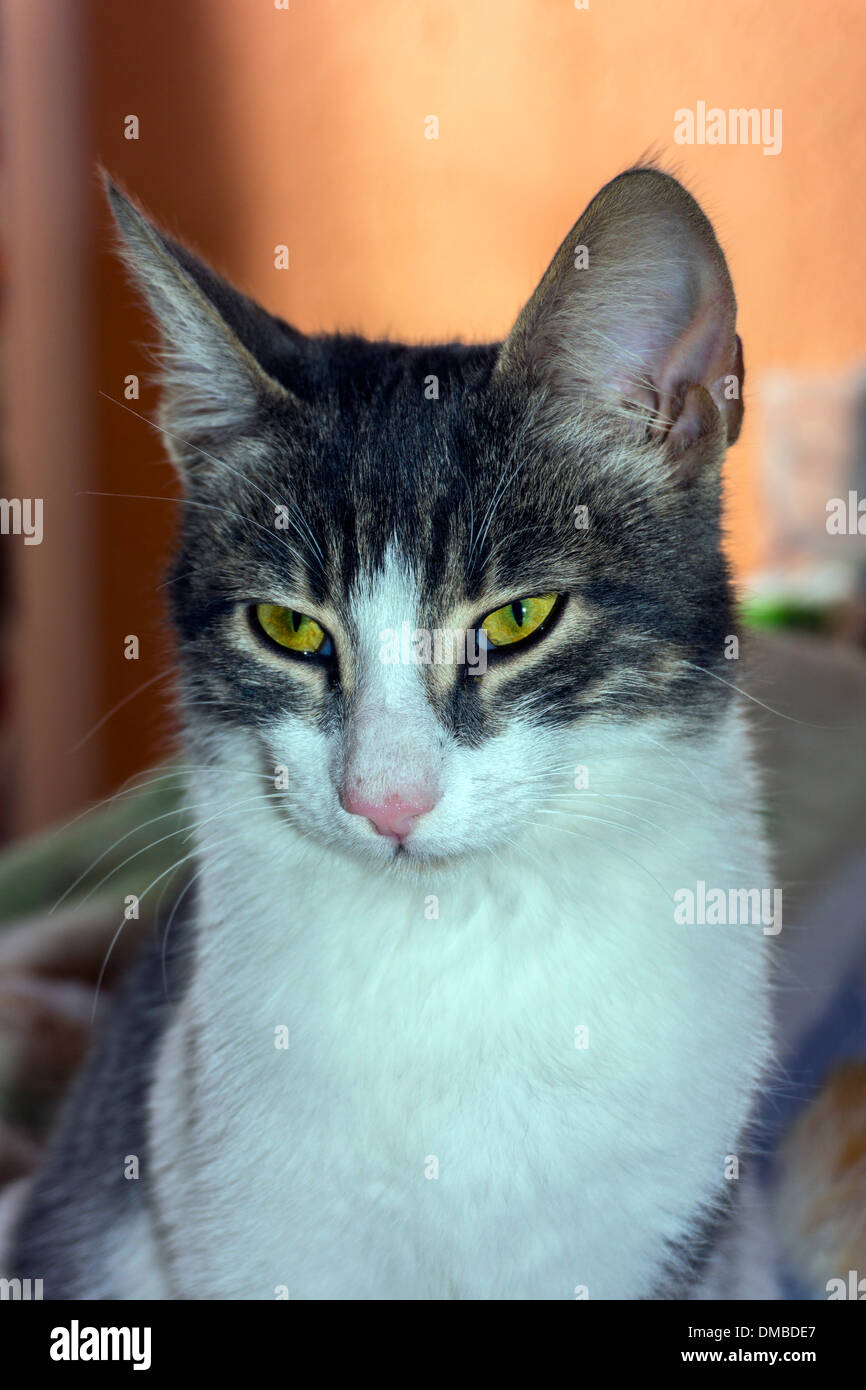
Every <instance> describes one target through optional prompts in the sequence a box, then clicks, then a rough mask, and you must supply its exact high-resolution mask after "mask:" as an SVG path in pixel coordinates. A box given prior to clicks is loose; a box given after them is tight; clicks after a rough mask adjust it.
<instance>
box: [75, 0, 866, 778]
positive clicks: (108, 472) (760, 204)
mask: <svg viewBox="0 0 866 1390" xmlns="http://www.w3.org/2000/svg"><path fill="white" fill-rule="evenodd" d="M83 5H84V9H83V14H84V15H85V17H86V24H87V30H88V37H89V48H90V73H89V83H90V99H91V124H92V132H91V134H92V153H93V157H94V160H95V159H97V158H99V159H101V160H102V161H103V162H104V163H105V164H106V165H107V166H108V168H109V169H110V170H111V171H112V172H113V173H114V174H116V175H117V176H119V177H120V179H121V180H122V181H124V182H125V183H126V184H127V186H128V187H129V188H130V189H131V190H132V191H133V192H134V193H136V194H137V195H138V196H139V197H140V198H141V199H142V200H143V201H144V203H145V204H146V205H147V206H149V207H150V208H151V210H152V211H153V212H154V213H155V214H156V215H157V216H158V217H160V218H162V219H163V220H164V221H165V222H166V223H168V225H169V226H170V227H172V228H174V229H175V230H176V231H177V232H179V233H180V234H182V235H183V236H185V238H186V239H188V240H189V241H191V242H192V243H193V244H194V245H195V246H197V248H198V249H199V250H200V251H201V252H202V253H203V254H205V255H206V256H207V257H209V258H211V259H212V260H213V261H214V262H215V263H216V264H217V265H218V266H220V267H221V268H222V269H224V270H225V271H226V272H227V273H228V274H229V275H230V276H232V277H233V278H235V279H236V280H238V281H239V282H240V283H241V284H242V285H243V286H244V287H245V288H247V289H248V290H250V291H251V292H252V293H253V294H255V295H257V296H259V297H261V298H262V299H263V300H264V301H265V302H266V303H267V305H268V306H269V307H270V308H272V309H274V310H276V311H277V312H279V313H281V314H283V315H284V316H286V317H288V318H291V319H292V320H293V321H294V322H295V323H297V324H298V326H299V327H301V328H303V329H307V330H312V329H322V328H334V327H338V326H339V327H342V328H354V329H359V330H361V331H363V332H366V333H368V334H390V335H393V336H405V337H407V338H410V339H419V338H432V337H441V336H452V335H458V334H459V335H462V336H466V337H482V338H484V337H492V336H499V335H501V334H502V333H503V332H505V331H506V330H507V328H508V327H509V324H510V322H511V321H512V319H513V318H514V316H515V314H516V312H517V310H518V308H519V307H520V305H521V303H522V302H523V300H524V299H525V298H526V297H527V296H528V294H529V293H530V291H531V290H532V288H533V286H534V284H535V282H536V280H537V278H538V277H539V275H540V274H541V272H542V270H543V269H544V266H545V265H546V263H547V260H548V259H549V257H550V256H551V254H552V252H553V251H554V249H555V247H556V245H557V244H558V242H559V240H560V239H561V237H562V236H563V235H564V233H565V232H566V231H567V230H568V227H569V226H570V224H571V222H572V221H573V220H574V219H575V218H576V217H577V215H578V214H579V212H580V211H581V209H582V208H583V206H584V204H585V202H586V201H587V200H588V198H589V197H590V196H591V195H592V194H593V193H594V192H595V191H596V190H597V188H598V187H599V186H600V185H601V184H602V183H603V182H604V181H605V180H607V179H608V178H610V177H611V176H612V175H613V174H615V173H616V172H618V171H619V170H620V169H622V168H623V167H624V166H626V165H627V164H629V163H631V162H633V161H634V160H636V159H638V158H639V157H640V156H641V154H642V153H644V152H646V151H652V152H653V153H655V154H656V155H657V156H658V157H659V158H661V159H662V160H663V161H664V162H665V163H666V164H667V165H668V167H673V168H674V169H675V171H677V172H679V173H680V175H681V176H682V177H683V178H684V179H685V180H686V181H687V183H688V184H689V186H690V187H691V188H692V189H693V191H694V192H695V193H696V194H697V195H698V197H699V198H700V199H701V201H702V202H703V204H704V206H705V207H706V209H707V211H708V212H709V214H710V216H711V217H712V218H713V220H714V221H715V223H716V226H717V230H718V231H719V234H720V237H721V240H722V242H723V245H724V246H725V248H726V250H727V252H728V255H729V259H730V263H731V268H732V271H733V276H734V282H735V285H736V288H737V293H738V296H739V300H740V305H741V331H742V335H743V338H744V342H745V351H746V363H747V373H748V381H751V382H752V383H754V381H755V379H756V376H757V374H758V373H759V372H760V370H761V369H762V368H765V367H769V366H779V365H790V366H794V365H797V366H808V367H826V366H831V365H840V364H845V363H848V362H850V361H852V360H855V359H861V360H862V359H863V357H864V356H866V295H864V293H863V291H864V267H866V239H864V236H863V224H864V193H863V189H864V187H866V140H864V136H863V117H864V103H863V88H864V80H863V72H864V56H866V6H864V5H863V3H862V0H836V2H835V3H834V4H833V5H832V7H830V6H821V5H816V4H814V3H807V0H789V3H787V4H786V5H780V4H778V3H772V4H769V3H768V4H766V5H764V6H761V5H759V4H757V3H755V0H727V3H725V4H720V3H719V0H650V3H648V2H647V0H589V5H590V7H589V9H588V10H578V9H575V8H574V5H573V4H572V3H571V0H411V3H410V2H409V0H291V6H290V9H289V10H288V12H286V11H282V10H277V9H276V8H275V6H274V4H273V3H272V0H148V3H147V4H142V3H140V0H83ZM698 100H704V101H706V102H707V104H708V105H718V106H722V107H725V108H727V107H729V106H757V107H768V108H775V107H781V108H782V111H783V148H782V152H781V154H780V155H778V156H777V157H768V156H765V155H763V153H762V152H761V150H760V148H753V147H745V148H743V147H732V146H721V147H712V146H703V147H698V146H695V147H682V146H676V145H674V143H673V125H674V121H673V113H674V111H675V110H676V109H677V108H679V107H685V106H689V107H694V105H695V103H696V102H697V101H698ZM128 114H136V115H138V116H139V118H140V123H141V138H140V140H139V141H137V142H131V141H126V140H124V139H123V134H122V128H123V118H124V116H126V115H128ZM431 114H435V115H437V116H438V117H439V121H440V138H439V139H438V141H431V140H427V139H425V138H424V118H425V117H426V116H428V115H431ZM93 217H94V226H95V228H96V229H97V230H95V232H94V237H95V239H96V240H97V242H98V244H100V245H104V230H103V229H104V225H105V223H104V213H103V210H102V208H101V205H100V203H99V199H98V195H97V193H96V191H95V189H94V197H93ZM281 242H285V243H287V244H288V245H289V247H290V252H291V269H290V270H289V271H277V270H275V269H274V267H273V248H274V246H275V245H276V244H277V243H281ZM94 275H95V279H94V284H95V287H96V296H97V332H98V341H99V348H98V355H97V360H96V363H95V367H94V387H95V388H97V387H98V388H100V389H102V390H105V391H107V392H109V393H110V394H113V395H115V396H118V395H120V393H121V389H122V385H121V383H122V378H123V376H124V375H125V374H126V373H127V372H128V371H136V370H141V369H142V367H143V360H142V357H141V353H140V350H139V348H138V347H137V346H136V344H137V343H138V341H140V340H141V339H142V338H145V337H146V336H147V331H146V329H145V327H144V324H143V321H142V319H141V317H140V315H139V313H138V311H137V309H135V308H134V307H133V305H132V303H131V298H130V295H129V292H128V291H126V290H125V289H123V287H122V282H121V280H120V277H119V275H118V273H117V271H116V270H115V268H114V267H113V266H111V265H109V263H108V262H107V259H106V258H105V257H104V256H102V257H101V259H100V260H99V262H98V264H95V268H94ZM748 381H747V384H748ZM94 401H95V402H96V403H95V406H94V410H95V429H96V437H97V441H98V444H97V451H96V456H95V459H94V483H93V486H94V487H96V488H103V489H108V490H117V491H126V492H147V493H163V492H166V491H167V490H168V489H169V488H170V487H171V486H172V484H171V483H170V480H169V473H168V470H167V469H166V468H165V467H163V466H162V465H159V464H157V463H156V462H155V460H156V459H157V458H158V456H159V448H158V444H157V442H156V441H155V440H154V438H153V437H152V436H149V434H148V431H147V430H146V428H145V427H144V426H143V425H139V424H138V423H137V422H136V421H134V420H132V419H131V418H130V417H128V416H125V415H124V414H123V412H122V411H121V410H120V409H119V408H118V407H116V406H111V405H109V404H107V403H106V402H103V401H101V400H99V401H98V402H97V401H96V398H95V397H94ZM151 405H152V402H151V401H150V399H149V398H146V399H145V400H144V402H143V404H142V406H141V407H140V408H141V409H143V410H145V411H147V410H149V409H150V408H151ZM746 422H747V423H746V426H745V430H744V434H743V436H742V440H741V442H740V443H739V444H738V445H737V447H736V449H735V450H734V452H733V454H732V456H731V460H730V464H729V477H730V480H731V523H732V529H733V532H734V536H733V553H734V556H735V559H736V562H737V564H738V567H739V568H740V570H741V572H742V571H745V570H748V568H749V567H750V566H751V565H752V564H753V563H754V561H755V560H756V558H757V557H758V556H759V554H760V520H759V517H758V516H756V515H755V511H754V509H755V508H756V507H757V497H758V493H757V491H756V488H755V479H754V468H755V461H756V458H755V455H756V438H757V434H756V427H755V424H756V411H755V410H754V409H753V410H752V411H751V414H750V413H749V411H748V410H747V415H746ZM95 505H96V506H97V510H96V515H97V516H98V518H99V527H100V534H101V540H100V552H99V560H98V565H99V576H98V578H99V589H100V592H101V594H102V596H103V597H102V601H101V602H102V606H101V609H100V613H99V625H100V630H101V646H100V650H101V669H100V682H101V694H100V699H99V704H98V708H97V710H96V714H97V715H98V714H101V713H102V712H103V711H104V710H107V709H108V708H110V707H111V706H112V705H113V704H114V703H115V702H116V701H117V700H120V699H122V698H124V697H125V696H126V695H128V694H129V692H130V691H131V690H132V689H133V688H134V686H135V685H136V684H137V683H139V681H144V680H147V679H149V678H151V677H152V676H154V675H155V674H157V673H158V672H159V671H160V670H161V669H163V667H164V665H165V663H166V660H167V649H166V645H165V640H164V638H161V637H160V636H159V635H158V634H159V630H160V628H159V611H160V595H159V593H157V592H155V588H156V585H157V584H158V583H159V579H160V575H159V572H158V567H159V564H160V557H161V556H162V555H163V554H164V552H165V550H166V547H167V544H168V536H169V533H170V529H171V523H172V520H173V518H174V513H175V511H176V509H175V508H174V507H173V506H172V505H171V504H164V505H163V504H159V503H144V502H142V503H136V502H121V501H115V502H105V503H101V504H98V505H97V504H95ZM130 631H135V632H139V633H141V634H143V641H144V645H143V653H142V660H141V661H140V662H139V663H138V667H137V669H136V670H135V672H134V675H135V677H136V679H135V680H133V679H132V675H131V672H130V669H129V663H125V662H124V661H123V660H122V659H120V657H119V650H120V648H119V642H120V639H121V638H122V636H123V635H124V634H125V633H126V632H130ZM160 709H161V705H160V703H159V700H158V699H157V697H156V694H155V692H154V691H152V690H151V691H145V692H143V694H142V695H141V696H140V697H136V699H133V700H132V701H131V702H130V704H129V705H128V706H126V707H125V708H124V709H122V710H121V711H119V712H118V714H117V715H116V716H115V717H114V718H113V719H112V720H111V721H109V723H108V724H107V725H106V728H105V731H104V734H103V736H102V748H103V756H104V770H103V781H104V783H105V784H113V783H114V782H116V780H117V779H118V777H119V776H125V775H128V774H129V773H130V772H132V771H133V770H134V769H135V768H136V767H138V766H140V764H141V762H142V760H146V759H147V758H148V757H150V756H153V753H154V751H155V749H156V748H157V747H158V744H159V731H160V728H161V725H162V716H161V714H160Z"/></svg>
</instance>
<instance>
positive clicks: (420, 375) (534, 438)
mask: <svg viewBox="0 0 866 1390" xmlns="http://www.w3.org/2000/svg"><path fill="white" fill-rule="evenodd" d="M113 203H114V206H115V211H116V213H117V216H118V220H119V222H120V225H121V228H122V230H123V232H124V235H125V237H126V239H127V242H128V245H129V248H130V250H129V255H130V258H131V259H132V261H133V264H134V266H135V268H136V270H137V272H138V274H139V275H140V277H141V278H142V280H143V282H144V284H145V288H146V289H147V291H148V294H149V297H150V299H151V302H152V303H153V306H154V308H155V310H156V312H157V314H158V316H159V318H160V321H161V323H162V327H163V331H164V334H165V337H166V340H167V345H168V356H167V362H168V369H167V392H166V407H165V410H164V426H165V429H166V431H167V438H168V440H169V444H170V447H171V451H172V453H173V455H174V457H175V458H176V460H177V461H178V463H179V465H180V467H181V470H182V472H183V475H184V478H185V480H186V485H187V491H188V497H189V504H190V505H189V506H188V507H187V508H186V510H185V517H184V528H183V541H182V546H181V550H180V554H179V556H178V560H177V563H176V566H175V573H174V577H173V582H172V584H171V586H170V591H171V593H172V601H173V610H174V617H175V622H176V625H177V627H178V630H179V632H180V636H181V643H182V666H183V687H184V691H185V697H186V706H187V719H188V723H189V727H190V732H191V736H192V738H193V740H194V741H195V743H196V746H197V748H198V751H199V756H208V757H218V758H220V757H221V758H223V759H225V760H226V761H227V763H228V765H231V766H232V767H233V768H235V769H236V770H239V769H238V763H239V761H241V760H243V761H244V762H245V763H249V762H251V764H252V765H251V766H250V767H249V768H248V770H249V772H250V774H251V776H258V777H259V778H260V779H261V780H260V781H258V782H256V781H252V782H251V786H250V804H251V805H252V804H253V803H254V801H255V804H258V805H260V804H262V803H261V801H260V800H259V801H256V798H262V797H264V796H268V797H269V798H270V799H269V801H268V802H267V804H268V806H269V807H270V808H271V809H272V812H273V816H274V820H275V824H276V825H278V824H279V820H280V818H281V817H286V818H288V820H289V821H290V822H291V823H292V825H293V826H294V827H295V828H297V829H299V830H300V831H301V832H302V833H304V834H307V835H309V836H312V837H313V838H314V839H316V840H318V841H321V842H326V843H329V844H332V845H335V846H337V847H338V848H340V849H342V850H345V851H346V852H349V853H352V854H356V855H360V856H364V857H367V858H371V859H373V860H374V861H381V862H383V863H391V862H394V863H398V864H400V865H406V866H409V865H411V864H412V863H422V864H423V863H427V862H429V861H430V860H441V859H448V858H452V857H454V856H460V855H465V854H468V853H478V852H479V851H482V850H486V849H493V850H498V851H499V852H502V850H503V848H504V850H505V852H508V851H509V846H519V843H520V838H521V836H523V835H524V834H525V831H526V828H527V826H529V825H532V824H539V823H543V814H544V813H545V812H546V811H549V810H550V809H551V807H554V808H555V807H556V805H557V800H556V799H557V798H558V797H561V795H562V794H563V793H566V792H568V791H569V790H570V789H573V787H574V779H575V769H576V767H578V766H581V765H586V764H587V762H588V761H590V760H591V756H592V747H593V739H594V738H595V737H597V736H599V734H600V731H604V737H605V739H606V741H607V745H608V746H609V744H610V739H611V731H614V732H613V737H614V740H615V737H616V732H615V731H616V730H617V729H621V730H623V732H624V738H623V746H624V747H625V746H626V743H627V739H626V738H625V731H627V730H629V728H630V727H631V728H632V729H633V728H634V727H635V726H637V725H639V724H641V723H642V722H643V721H646V720H647V719H650V718H652V716H658V715H666V716H671V715H674V716H678V717H679V718H680V719H681V721H682V724H683V727H684V728H685V727H688V726H689V725H690V724H691V725H693V724H694V722H695V721H696V720H697V721H700V719H702V718H707V717H712V711H713V708H714V705H715V702H716V701H717V700H718V699H719V697H720V692H721V691H722V687H721V686H720V685H719V684H718V683H717V682H715V681H713V680H711V679H708V678H707V676H706V675H705V674H704V673H705V672H706V671H707V670H711V669H712V668H714V667H717V666H718V664H719V661H720V658H721V655H722V648H723V644H724V639H725V636H726V634H727V633H728V632H730V622H731V619H730V609H729V599H728V587H727V579H726V571H725V566H724V562H723V560H722V558H721V555H720V551H719V480H718V464H719V462H720V459H721V456H722V454H723V453H724V448H725V445H726V443H727V442H728V439H729V438H731V437H734V435H735V434H736V431H737V428H738V426H739V418H740V413H741V408H740V404H739V382H740V378H741V376H742V365H741V359H740V357H739V348H738V341H737V339H736V336H735V334H734V331H733V322H734V315H733V296H732V294H731V291H730V283H729V281H728V279H727V273H726V271H725V268H724V262H723V260H722V258H721V253H720V252H719V251H718V247H717V245H716V243H715V241H714V239H713V238H712V233H711V231H710V229H709V226H708V224H706V222H705V220H704V219H703V217H702V214H701V213H700V211H699V210H698V209H697V207H696V205H695V204H694V203H693V202H692V200H691V199H690V198H689V197H688V195H687V194H686V193H685V192H684V191H683V190H682V189H681V188H680V187H679V185H677V184H676V183H674V182H673V181H672V180H670V179H667V178H666V177H665V176H663V175H660V174H658V173H656V172H654V171H643V172H639V173H635V174H631V175H626V176H623V178H622V179H620V180H618V181H616V182H615V183H614V184H613V185H609V187H608V189H606V190H604V191H603V193H602V194H600V195H599V197H598V198H597V199H596V200H595V202H594V203H593V204H592V205H591V207H590V208H589V209H588V211H587V213H586V214H585V215H584V218H583V219H582V220H581V222H580V223H579V224H578V226H577V227H576V228H575V231H574V232H573V233H572V234H571V236H570V237H569V238H567V240H566V242H565V243H564V244H563V247H562V248H561V250H560V253H559V255H558V256H557V258H556V260H555V261H554V263H553V265H552V266H551V269H550V271H549V272H548V274H547V276H546V277H545V279H544V281H542V284H541V286H540V287H539V290H538V292H537V293H536V295H535V296H534V298H533V300H531V301H530V303H529V305H528V306H527V308H526V309H525V310H524V312H523V314H522V315H521V317H520V319H519V320H518V323H517V325H516V327H515V329H514V331H513V332H512V334H511V336H510V337H509V339H508V340H507V341H506V343H505V345H504V346H499V345H493V346H484V347H477V348H466V347H462V346H449V347H436V348H420V347H413V348H406V347H401V346H398V345H394V344H381V343H368V342H366V341H363V340H361V339H350V338H327V337H322V338H313V339H310V338H305V337H303V336H302V335H301V334H299V333H297V332H296V331H294V330H292V329H290V328H289V327H287V326H286V325H284V324H282V323H281V322H280V321H278V320H275V319H272V318H270V316H268V315H267V314H265V312H264V311H263V310H260V309H258V308H257V307H256V306H254V305H251V304H250V302H249V301H247V300H245V299H243V298H242V297H241V296H239V295H238V294H237V293H236V292H234V291H233V290H231V289H230V288H229V287H228V286H226V285H225V284H224V283H223V282H222V281H219V280H217V278H216V277H214V276H213V275H212V273H211V272H209V271H207V270H206V269H205V268H204V267H202V266H201V265H200V264H199V263H198V262H196V261H195V260H194V259H193V258H192V257H191V256H190V255H189V253H187V252H185V251H183V250H182V249H181V248H178V247H176V246H174V245H173V244H172V243H170V242H168V241H167V239H165V238H164V237H163V236H162V235H161V234H159V233H157V232H156V231H155V230H154V229H153V228H151V227H150V226H149V224H147V223H145V222H144V221H143V219H141V217H140V215H139V214H138V213H137V212H136V211H135V210H134V209H133V208H132V207H131V206H130V205H129V204H128V203H126V202H125V201H124V200H122V199H121V198H120V196H119V195H117V194H114V195H113ZM576 246H585V247H587V248H588V265H584V266H580V267H579V266H578V265H577V261H578V260H579V259H580V258H579V257H577V256H575V254H574V248H575V247H576ZM581 277H582V278H581ZM731 380H733V381H735V382H736V387H737V389H736V394H733V393H732V392H731V391H730V387H729V385H726V383H730V381H731ZM726 391H727V394H726ZM699 668H702V670H700V669H699Z"/></svg>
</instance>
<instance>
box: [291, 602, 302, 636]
mask: <svg viewBox="0 0 866 1390" xmlns="http://www.w3.org/2000/svg"><path fill="white" fill-rule="evenodd" d="M289 622H290V623H291V625H292V629H293V631H295V632H297V631H298V628H299V627H300V626H301V615H300V613H298V612H297V610H296V609H294V608H290V609H289Z"/></svg>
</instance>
